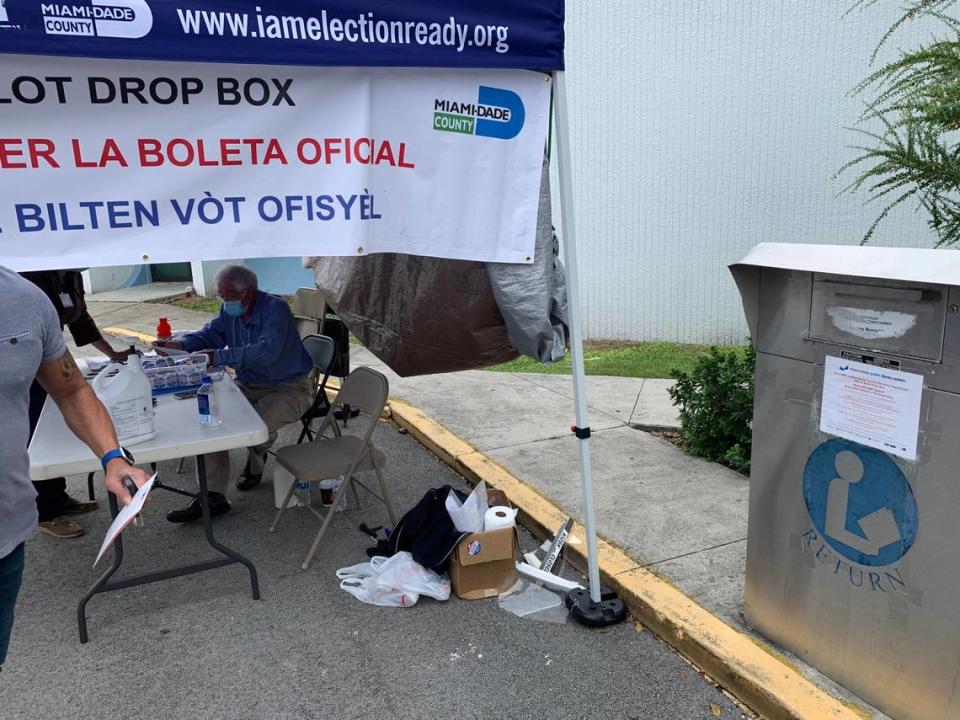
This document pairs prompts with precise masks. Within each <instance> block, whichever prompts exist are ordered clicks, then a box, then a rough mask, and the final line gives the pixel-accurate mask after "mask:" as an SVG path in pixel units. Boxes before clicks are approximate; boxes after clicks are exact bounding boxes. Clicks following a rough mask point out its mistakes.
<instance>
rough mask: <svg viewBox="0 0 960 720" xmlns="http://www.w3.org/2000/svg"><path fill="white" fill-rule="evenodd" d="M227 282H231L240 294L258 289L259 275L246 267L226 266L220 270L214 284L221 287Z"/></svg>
mask: <svg viewBox="0 0 960 720" xmlns="http://www.w3.org/2000/svg"><path fill="white" fill-rule="evenodd" d="M225 280H226V281H229V282H231V283H232V284H233V286H234V287H235V288H236V289H237V290H239V291H240V292H243V291H244V290H246V289H247V288H252V289H253V290H256V289H257V274H256V273H255V272H254V271H253V270H251V269H250V268H248V267H245V266H244V265H224V266H223V267H222V268H220V270H218V271H217V277H216V279H215V281H214V282H215V283H216V285H217V286H218V287H219V286H220V283H222V282H224V281H225Z"/></svg>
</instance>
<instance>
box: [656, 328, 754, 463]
mask: <svg viewBox="0 0 960 720" xmlns="http://www.w3.org/2000/svg"><path fill="white" fill-rule="evenodd" d="M756 360H757V353H756V350H755V349H754V347H753V345H748V346H747V347H746V348H718V347H711V348H710V352H709V353H708V354H707V355H704V356H703V357H701V358H700V359H698V360H697V362H696V365H694V367H693V369H692V370H690V371H681V370H674V371H673V373H672V376H673V377H674V379H676V381H677V382H676V384H675V385H674V386H673V388H671V389H670V397H671V399H672V400H673V404H674V405H676V406H677V407H678V408H679V409H680V440H681V443H682V445H683V447H684V449H686V450H687V451H688V452H689V453H691V454H693V455H699V456H700V457H703V458H706V459H707V460H712V461H714V462H719V463H723V464H724V465H727V466H729V467H731V468H733V469H734V470H737V471H738V472H742V473H744V474H745V475H749V474H750V439H751V438H750V436H751V423H752V421H753V371H754V366H755V365H756Z"/></svg>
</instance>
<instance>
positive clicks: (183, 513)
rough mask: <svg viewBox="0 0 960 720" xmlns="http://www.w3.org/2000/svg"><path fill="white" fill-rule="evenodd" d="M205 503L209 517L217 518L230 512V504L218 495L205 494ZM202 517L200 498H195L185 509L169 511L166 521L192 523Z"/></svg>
mask: <svg viewBox="0 0 960 720" xmlns="http://www.w3.org/2000/svg"><path fill="white" fill-rule="evenodd" d="M207 503H208V504H209V505H210V517H217V516H218V515H223V514H224V513H227V512H230V503H229V502H228V501H227V499H226V498H225V497H224V496H223V495H221V494H220V493H207ZM202 517H203V508H202V507H200V498H195V499H194V500H193V501H191V503H190V504H189V505H187V506H186V507H185V508H180V509H179V510H171V511H170V512H168V513H167V520H169V521H170V522H172V523H185V522H193V521H194V520H199V519H200V518H202Z"/></svg>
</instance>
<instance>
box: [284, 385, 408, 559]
mask: <svg viewBox="0 0 960 720" xmlns="http://www.w3.org/2000/svg"><path fill="white" fill-rule="evenodd" d="M389 389H390V388H389V384H388V383H387V378H386V377H384V376H383V375H382V374H381V373H378V372H377V371H376V370H371V369H370V368H366V367H360V368H357V369H356V370H354V371H353V372H352V373H350V375H349V377H347V379H346V380H344V381H343V385H342V386H341V387H340V392H339V393H337V397H336V399H335V400H334V404H335V405H339V404H343V403H345V404H348V405H351V406H353V407H357V408H359V409H360V412H361V414H362V415H365V416H366V418H367V422H368V425H367V427H366V429H365V430H364V432H363V434H362V435H361V436H355V435H343V436H340V437H334V438H325V439H322V440H321V439H318V440H315V441H314V442H309V443H303V444H297V445H288V446H287V447H283V448H280V449H279V450H277V462H278V463H280V465H281V466H282V467H284V468H286V469H287V470H288V471H289V472H290V474H292V475H293V476H294V478H295V479H296V480H297V481H307V482H317V481H320V480H327V479H331V478H340V479H341V482H340V487H339V488H338V489H337V492H336V494H335V495H334V498H333V504H332V505H331V506H330V507H329V508H328V509H327V512H326V514H325V515H324V514H322V513H320V511H318V510H317V509H316V508H314V507H312V506H310V505H306V508H307V509H308V510H309V511H310V512H312V513H313V514H314V515H316V517H317V518H318V519H319V520H321V521H322V522H323V524H322V525H321V526H320V530H319V531H318V532H317V536H316V537H315V538H314V540H313V544H312V545H311V546H310V550H309V552H308V553H307V556H306V557H305V558H304V559H303V564H302V565H301V566H300V567H302V568H303V569H304V570H306V569H307V568H308V567H309V566H310V562H311V561H312V560H313V556H314V555H315V554H316V552H317V548H318V547H320V541H321V540H322V539H323V535H324V533H326V531H327V527H329V525H330V521H331V520H332V519H333V514H334V512H335V511H336V508H337V506H338V505H339V503H340V500H341V498H342V497H343V494H344V493H345V492H346V491H347V486H348V485H349V486H351V487H353V488H354V492H356V487H355V486H356V485H359V486H360V487H361V488H362V489H364V490H366V491H367V492H368V493H370V494H371V495H373V496H374V497H375V498H377V499H378V500H380V501H381V502H383V504H384V505H386V506H387V514H388V515H389V516H390V522H391V523H392V524H394V525H396V522H397V516H396V513H395V512H394V510H393V504H392V503H391V501H390V491H389V489H388V488H387V483H386V479H385V478H384V474H383V471H384V468H385V466H386V457H385V456H384V454H383V453H382V452H380V451H379V450H378V449H377V448H375V447H374V446H373V444H372V443H371V442H370V437H371V436H372V435H373V431H374V429H375V428H376V426H377V422H378V420H379V419H380V415H381V413H382V412H383V408H384V407H385V406H386V404H387V395H388V393H389ZM331 421H333V413H328V414H327V415H325V416H324V418H323V420H322V421H321V423H320V427H319V429H318V430H317V433H318V435H320V436H322V435H323V432H324V431H325V430H326V429H327V426H328V425H329V424H330V422H331ZM369 470H373V471H374V472H376V474H377V479H378V480H379V483H380V493H381V494H377V493H376V492H374V491H373V490H371V489H370V488H368V487H367V486H366V485H364V484H363V483H362V482H360V481H359V480H358V479H357V478H356V474H357V473H359V472H365V471H369ZM296 486H297V483H296V482H293V483H290V489H289V490H287V495H286V497H285V498H284V499H283V502H282V503H280V509H279V510H277V514H276V517H274V519H273V524H272V525H271V526H270V532H275V531H276V529H277V524H278V523H279V522H280V518H281V517H282V516H283V513H284V511H285V510H286V508H287V504H288V503H289V502H290V498H291V496H292V495H293V493H294V490H295V489H296Z"/></svg>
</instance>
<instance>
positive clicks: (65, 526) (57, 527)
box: [40, 515, 87, 539]
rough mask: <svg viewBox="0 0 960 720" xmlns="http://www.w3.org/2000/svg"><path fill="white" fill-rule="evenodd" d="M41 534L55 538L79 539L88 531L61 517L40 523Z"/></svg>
mask: <svg viewBox="0 0 960 720" xmlns="http://www.w3.org/2000/svg"><path fill="white" fill-rule="evenodd" d="M40 532H42V533H46V534H47V535H50V536H51V537H55V538H63V539H67V538H78V537H80V536H81V535H83V534H84V533H86V532H87V531H86V530H84V529H83V528H82V527H80V526H79V525H77V523H75V522H74V521H73V520H71V519H70V518H68V517H66V516H64V515H61V516H60V517H58V518H54V519H53V520H47V522H42V523H40Z"/></svg>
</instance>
